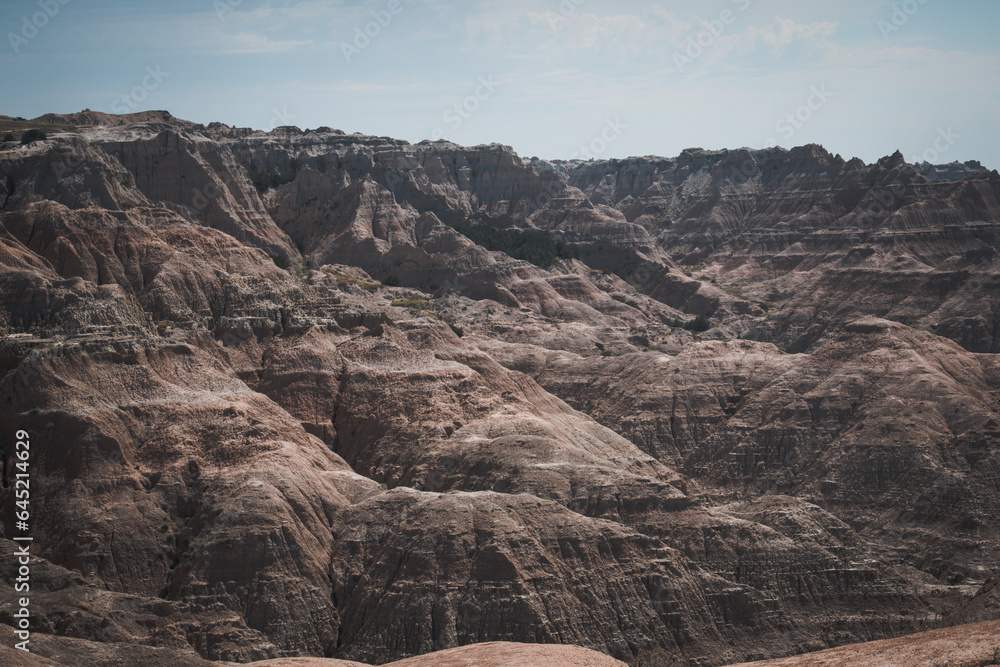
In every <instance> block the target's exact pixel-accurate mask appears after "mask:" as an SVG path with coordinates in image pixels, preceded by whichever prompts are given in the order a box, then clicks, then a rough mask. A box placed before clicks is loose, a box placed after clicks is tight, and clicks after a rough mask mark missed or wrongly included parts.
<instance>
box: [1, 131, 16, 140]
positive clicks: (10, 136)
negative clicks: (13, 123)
mask: <svg viewBox="0 0 1000 667" xmlns="http://www.w3.org/2000/svg"><path fill="white" fill-rule="evenodd" d="M3 140H4V141H17V137H15V136H14V134H13V133H12V132H8V133H7V134H5V135H3Z"/></svg>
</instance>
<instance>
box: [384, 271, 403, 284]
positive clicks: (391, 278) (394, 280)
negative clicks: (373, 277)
mask: <svg viewBox="0 0 1000 667" xmlns="http://www.w3.org/2000/svg"><path fill="white" fill-rule="evenodd" d="M382 284H383V285H385V286H386V287H399V286H400V284H401V283H400V282H399V276H397V275H396V274H395V273H390V274H389V275H387V276H386V277H385V278H383V279H382Z"/></svg>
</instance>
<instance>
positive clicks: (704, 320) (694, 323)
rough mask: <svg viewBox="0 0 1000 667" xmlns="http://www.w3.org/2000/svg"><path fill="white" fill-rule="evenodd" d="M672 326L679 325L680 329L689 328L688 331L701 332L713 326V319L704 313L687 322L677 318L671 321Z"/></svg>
mask: <svg viewBox="0 0 1000 667" xmlns="http://www.w3.org/2000/svg"><path fill="white" fill-rule="evenodd" d="M670 326H672V327H677V328H678V329H687V330H688V331H693V332H695V333H701V332H703V331H708V330H709V329H711V328H712V320H710V319H709V318H708V315H706V314H705V313H702V314H701V315H698V316H697V317H695V318H694V319H693V320H688V321H687V322H682V321H681V320H679V319H676V318H675V319H674V320H673V321H672V322H671V323H670Z"/></svg>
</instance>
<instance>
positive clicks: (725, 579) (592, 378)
mask: <svg viewBox="0 0 1000 667" xmlns="http://www.w3.org/2000/svg"><path fill="white" fill-rule="evenodd" d="M49 120H51V121H52V122H58V123H62V124H67V127H68V126H69V125H75V126H76V131H75V132H72V133H71V132H66V133H61V134H55V135H54V136H53V137H52V138H50V139H48V140H46V141H43V142H37V143H35V144H32V145H29V146H24V147H13V146H11V147H8V148H6V149H5V150H3V151H0V167H2V169H3V172H2V178H0V186H2V188H3V190H2V191H0V196H2V210H0V285H2V289H3V294H4V299H3V300H2V302H0V335H2V339H0V419H2V421H3V423H5V424H8V423H9V424H13V425H15V426H16V428H19V429H24V430H26V431H28V432H29V433H31V434H32V438H33V442H37V444H36V445H35V449H34V457H35V458H34V459H33V462H32V480H33V481H32V494H33V495H32V499H33V500H32V503H33V505H34V508H35V512H37V516H38V522H37V523H34V524H33V536H34V537H35V542H34V547H33V548H34V549H35V551H34V553H35V554H36V555H37V557H38V559H39V561H38V571H39V575H38V577H39V579H38V583H39V585H40V586H41V588H40V590H39V592H38V594H37V596H35V597H34V598H33V599H34V601H35V602H36V603H37V605H38V609H37V611H38V613H37V616H36V619H37V620H38V622H39V623H40V625H39V629H38V642H39V644H38V645H39V647H40V651H39V653H38V655H39V656H41V657H40V658H39V659H40V660H49V661H53V662H57V663H58V662H60V661H63V662H65V661H67V660H71V659H72V657H71V656H73V655H77V656H83V657H82V658H81V660H82V661H85V662H86V661H89V662H90V663H94V664H101V663H102V661H103V662H105V663H107V662H114V661H119V662H121V661H123V660H127V659H129V656H131V655H137V656H140V659H141V660H143V661H144V662H146V663H148V664H166V663H168V662H169V663H172V664H192V665H200V664H211V663H215V662H220V661H238V662H248V661H251V660H265V659H268V660H282V659H294V660H299V659H303V658H304V657H306V656H311V657H315V658H317V659H347V660H356V661H360V662H362V663H376V662H379V663H382V662H385V661H388V660H400V659H408V658H415V659H417V660H418V661H419V660H424V661H433V660H437V659H440V660H445V659H448V660H451V659H454V660H457V661H460V660H481V659H483V658H481V656H482V655H483V653H484V652H489V651H491V650H493V649H494V648H495V649H496V651H498V652H499V654H502V655H507V654H506V653H504V652H505V651H507V652H511V651H513V652H512V653H510V657H509V658H505V660H506V661H507V662H512V664H513V661H514V660H516V659H522V658H521V657H518V656H517V651H515V648H517V650H521V648H524V650H525V651H527V657H523V660H524V661H530V660H536V661H538V660H542V661H545V660H549V661H553V660H557V659H563V657H565V656H572V657H565V659H566V660H576V659H577V658H576V657H575V656H576V655H583V654H579V653H577V652H576V649H569V648H566V649H560V651H561V652H560V651H556V650H555V649H552V650H551V651H550V650H549V649H544V650H543V649H537V650H536V649H532V648H525V647H511V646H508V645H496V646H491V645H487V646H479V647H475V645H476V644H482V643H488V642H515V643H520V642H524V643H528V644H532V643H540V644H545V645H553V644H567V645H568V644H573V645H578V646H581V647H583V648H584V649H590V650H594V651H598V652H600V653H601V654H603V655H606V656H611V657H610V658H608V659H609V660H620V661H623V662H625V663H629V664H657V663H658V662H659V663H665V662H668V661H675V662H676V661H685V662H687V663H688V664H700V665H716V664H724V663H727V662H733V661H739V660H748V659H758V658H768V657H775V656H779V655H789V654H793V653H802V652H806V651H814V650H820V649H824V648H828V647H831V646H835V645H840V644H844V643H850V642H858V641H865V640H873V639H882V638H885V637H892V636H898V635H901V634H907V633H912V632H914V631H919V630H923V629H926V628H928V627H929V626H930V625H931V624H933V623H934V622H936V619H940V618H948V619H950V622H957V621H961V620H963V619H972V620H979V619H985V618H987V617H989V618H992V616H991V615H993V614H995V608H996V605H995V604H994V602H995V597H996V596H995V586H994V585H993V583H991V582H995V580H996V575H997V572H996V563H997V562H998V561H997V558H998V555H1000V554H998V553H997V549H996V544H997V535H996V529H995V526H996V525H998V519H1000V507H998V505H997V502H996V499H995V497H994V496H995V493H993V490H995V488H996V486H997V484H998V483H1000V482H998V479H1000V478H998V473H997V470H998V467H997V447H996V445H997V435H998V432H997V423H998V416H997V412H998V407H1000V406H998V400H1000V399H998V397H1000V394H998V388H1000V365H998V363H997V360H996V355H995V354H994V352H996V350H995V349H994V348H995V342H996V341H995V338H996V336H995V335H994V334H995V332H996V330H998V327H1000V325H998V324H997V322H994V321H993V319H995V318H993V315H992V314H991V313H992V311H993V309H992V305H993V304H992V303H991V301H990V298H991V297H990V294H991V293H992V292H991V291H990V290H991V289H992V286H993V283H994V282H995V281H996V270H995V268H996V262H995V261H994V260H995V255H996V252H995V248H994V246H995V237H996V226H997V210H1000V197H998V192H1000V188H998V184H1000V177H998V176H997V175H996V174H995V173H989V172H985V171H979V170H976V171H974V173H971V174H968V175H967V176H966V177H964V178H963V179H962V180H952V179H949V178H935V179H932V178H929V177H928V176H927V175H925V173H924V172H926V169H923V170H922V169H917V168H915V167H913V166H911V165H908V164H906V162H905V160H903V159H902V156H900V155H895V156H889V157H887V158H885V159H884V160H882V161H880V162H879V163H877V164H874V165H865V164H863V163H861V162H860V161H859V160H851V161H845V160H843V159H842V158H840V157H839V156H834V155H830V154H829V153H827V152H826V151H825V150H823V149H821V148H820V147H817V146H806V147H801V148H797V149H793V150H791V151H785V150H783V149H771V150H766V151H750V150H736V151H719V152H713V151H702V150H690V151H685V152H684V153H683V154H682V155H680V156H678V157H677V158H674V159H663V158H633V159H629V160H622V161H593V162H586V163H558V162H557V163H547V162H543V161H539V160H532V161H530V162H528V161H524V160H521V158H519V157H518V156H516V155H515V154H514V153H513V152H512V151H511V150H510V149H509V148H506V147H503V146H498V145H490V146H480V147H475V148H463V147H459V146H455V145H453V144H448V143H446V142H437V143H431V142H425V143H422V144H418V145H410V144H407V143H406V142H401V141H397V140H392V139H388V138H382V137H367V136H362V135H345V134H344V133H342V132H338V131H335V130H331V129H329V128H319V129H317V130H307V131H302V130H299V129H298V128H279V129H278V130H275V131H273V132H270V133H264V132H257V131H253V130H248V129H240V128H230V127H227V126H224V125H221V124H213V125H210V126H207V127H206V126H200V125H195V124H192V123H187V122H183V121H177V120H176V119H173V118H172V117H170V116H169V115H165V114H162V113H158V112H157V113H152V112H151V113H147V114H143V115H141V116H136V117H134V118H117V119H113V120H112V119H103V118H102V117H100V116H99V115H94V114H92V113H90V114H86V113H85V114H80V115H68V116H65V117H62V116H60V117H53V118H50V119H49ZM64 163H66V164H69V165H70V166H69V167H68V168H67V170H66V171H65V172H64V173H61V174H56V173H55V172H56V167H57V166H58V165H60V164H64ZM200 195H204V198H203V199H202V198H201V197H200ZM201 204H204V205H201ZM466 225H491V226H493V227H496V228H499V229H507V230H518V229H520V230H533V231H535V232H538V233H540V234H543V235H545V237H546V238H548V239H550V240H558V241H560V242H569V243H574V244H577V246H578V247H579V251H580V252H579V258H578V259H566V258H565V256H564V258H563V259H553V260H552V261H551V263H548V262H544V263H546V265H544V266H542V265H536V264H532V263H530V262H528V261H526V260H524V259H517V258H515V257H512V256H509V255H507V254H505V253H504V252H500V251H496V250H490V249H488V248H484V247H481V246H479V245H477V244H476V243H475V242H474V241H473V240H472V238H478V239H479V240H480V242H482V243H486V242H488V241H487V240H485V238H484V237H480V236H477V235H476V234H475V233H473V232H472V231H470V229H469V227H467V226H466ZM456 227H458V228H461V229H464V230H465V231H466V233H468V234H469V237H466V236H464V235H463V234H462V233H460V232H459V231H458V229H456ZM528 238H530V239H537V238H538V237H535V236H531V237H528ZM508 249H509V250H510V252H512V253H515V254H516V250H515V249H513V248H510V247H508ZM524 256H526V257H529V258H531V257H533V258H534V260H533V261H538V262H539V263H540V264H541V263H543V262H542V261H541V260H539V259H537V257H538V255H537V254H536V255H532V254H530V253H526V254H525V255H524ZM696 316H700V317H698V318H697V319H696ZM13 461H14V459H13V454H12V450H10V448H9V447H7V448H4V449H0V468H2V476H0V479H2V484H0V504H2V505H3V506H4V508H5V511H4V513H3V516H4V517H5V522H4V523H3V525H2V530H3V535H4V536H6V537H9V536H11V534H12V532H13V528H14V526H13V525H12V524H11V523H10V516H11V514H10V512H8V511H6V510H7V509H10V508H11V507H12V506H13V505H12V503H13V502H14V501H15V495H14V492H13V484H12V481H13V478H12V475H13V474H14V467H13V466H12V463H13ZM2 546H3V549H6V550H7V551H9V550H10V542H9V541H8V540H3V541H2ZM3 553H6V552H3ZM0 556H2V553H0ZM4 562H7V561H6V560H5V561H4ZM9 575H10V572H9V570H8V571H7V572H6V574H4V571H2V570H0V596H4V597H6V598H10V597H11V596H12V595H13V594H14V593H13V589H12V587H11V586H10V583H11V582H10V576H9ZM11 621H12V619H10V618H6V617H0V626H4V627H5V625H4V624H7V625H9V624H10V622H11ZM127 648H130V649H134V650H135V651H137V653H134V654H129V653H127V651H126V649H127ZM449 650H455V651H456V652H455V653H445V654H439V655H432V654H434V652H439V651H449ZM581 650H582V649H581ZM539 651H540V652H539ZM546 651H549V652H546ZM567 651H568V652H569V653H566V652H567ZM420 656H425V657H420ZM426 656H430V657H426ZM560 656H563V657H560ZM5 657H6V656H5ZM590 657H592V656H590ZM590 657H588V658H587V659H588V660H589V659H590ZM580 659H583V658H580ZM38 664H45V663H44V662H42V663H38ZM417 664H419V663H417ZM526 664H531V663H530V662H526ZM545 664H549V663H545Z"/></svg>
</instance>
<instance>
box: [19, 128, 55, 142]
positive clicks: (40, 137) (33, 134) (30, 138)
mask: <svg viewBox="0 0 1000 667" xmlns="http://www.w3.org/2000/svg"><path fill="white" fill-rule="evenodd" d="M46 139H48V137H46V136H45V133H44V132H42V131H41V130H37V129H31V130H28V131H27V132H25V133H24V134H22V135H21V144H22V145H23V144H30V143H34V142H36V141H45V140H46Z"/></svg>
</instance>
